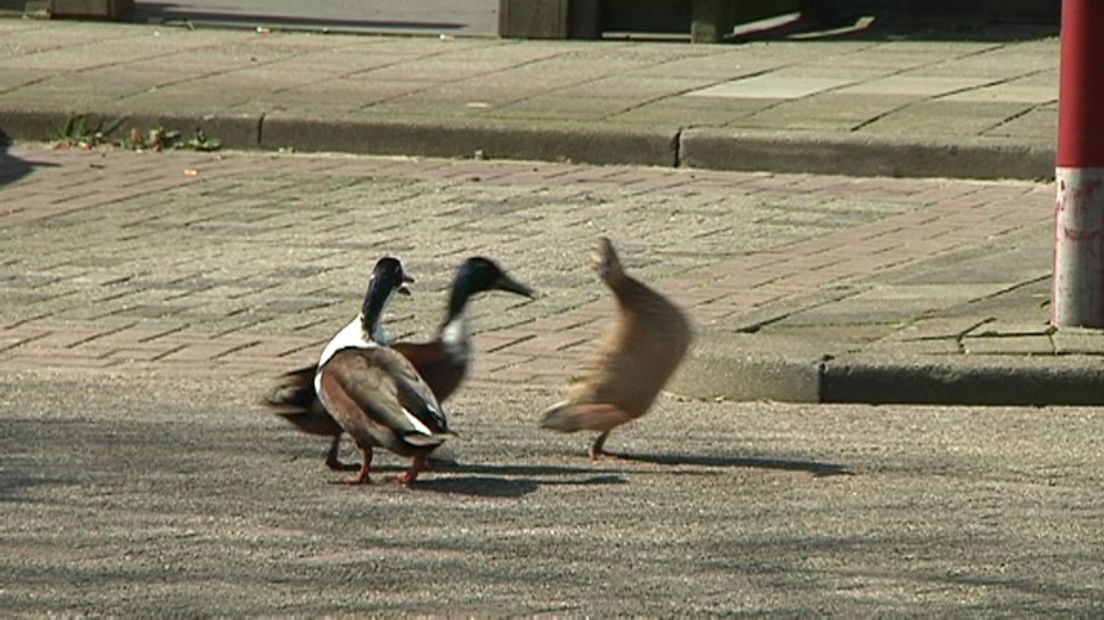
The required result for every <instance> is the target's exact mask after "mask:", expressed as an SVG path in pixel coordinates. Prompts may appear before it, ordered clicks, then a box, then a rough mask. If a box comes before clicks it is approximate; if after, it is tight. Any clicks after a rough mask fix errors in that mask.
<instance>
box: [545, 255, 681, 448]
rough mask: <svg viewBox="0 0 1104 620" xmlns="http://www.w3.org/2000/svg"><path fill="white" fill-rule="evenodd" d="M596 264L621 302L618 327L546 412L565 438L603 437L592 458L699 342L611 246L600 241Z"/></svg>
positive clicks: (645, 406)
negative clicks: (579, 435)
mask: <svg viewBox="0 0 1104 620" xmlns="http://www.w3.org/2000/svg"><path fill="white" fill-rule="evenodd" d="M589 262H590V265H591V267H592V268H593V269H594V270H595V271H596V272H597V273H598V276H599V278H600V279H601V280H602V281H603V282H604V283H605V284H606V286H607V287H609V289H610V291H611V292H612V293H613V296H614V298H615V299H616V301H617V316H616V318H615V322H614V325H613V328H612V329H611V330H610V331H609V332H608V333H607V334H606V335H605V336H604V338H603V339H602V340H601V342H600V343H599V345H598V348H597V350H596V351H595V352H594V353H593V355H592V357H591V359H590V361H589V363H588V365H587V367H586V368H585V369H584V372H583V373H582V377H583V378H582V379H581V380H580V381H578V382H576V383H574V384H573V385H572V386H570V387H569V388H568V392H567V398H566V399H565V400H563V401H561V402H558V403H556V404H554V405H552V406H551V407H549V408H547V409H545V410H544V411H543V412H542V414H541V420H540V425H541V427H543V428H546V429H551V430H555V431H559V432H563V433H574V432H577V431H584V430H585V431H598V433H599V434H598V437H597V438H596V439H595V440H594V443H592V444H591V446H590V448H589V450H588V454H589V455H590V458H591V459H593V460H598V459H601V458H604V457H610V456H614V455H612V454H611V453H609V452H607V451H606V450H605V443H606V439H607V438H608V437H609V434H610V431H612V430H613V429H614V428H616V427H618V426H621V425H622V424H625V423H627V422H630V421H632V420H635V419H637V418H639V417H641V416H643V415H644V414H645V413H647V412H648V410H649V409H650V408H651V407H652V404H653V403H654V402H655V400H656V397H657V396H658V395H659V393H660V391H661V390H662V389H663V386H664V385H666V383H667V381H668V380H669V379H670V378H671V376H672V375H673V374H674V372H675V370H676V369H677V368H678V366H679V364H680V363H681V362H682V360H683V358H684V357H685V356H686V352H687V351H688V350H689V348H690V344H691V343H692V341H693V338H694V330H693V327H692V326H691V324H690V320H689V318H688V317H687V315H686V313H685V312H684V311H683V310H682V309H681V308H680V307H679V306H678V305H676V304H675V303H674V302H672V301H671V300H669V299H667V298H666V297H664V296H663V295H662V294H660V293H659V292H657V291H655V290H654V289H652V288H650V287H649V286H648V285H646V284H644V283H643V282H641V281H640V280H638V279H636V278H634V277H632V276H630V275H629V274H627V273H626V272H625V269H624V267H622V265H621V261H620V259H619V258H618V256H617V252H616V250H615V249H614V247H613V242H612V241H610V240H609V238H607V237H600V238H599V239H598V240H597V242H596V243H595V245H594V247H593V249H592V252H591V255H590V261H589Z"/></svg>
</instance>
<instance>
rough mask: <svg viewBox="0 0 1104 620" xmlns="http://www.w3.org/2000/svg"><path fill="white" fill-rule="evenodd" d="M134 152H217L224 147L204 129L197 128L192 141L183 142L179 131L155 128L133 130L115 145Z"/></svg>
mask: <svg viewBox="0 0 1104 620" xmlns="http://www.w3.org/2000/svg"><path fill="white" fill-rule="evenodd" d="M115 145H116V146H120V147H122V148H125V149H131V150H134V151H146V150H149V151H164V150H168V149H191V150H193V151H217V150H219V149H220V148H221V147H222V141H221V140H219V139H218V138H211V137H208V136H207V134H205V133H204V132H203V129H201V128H196V130H195V134H194V135H193V136H192V138H191V139H190V140H183V139H182V138H181V134H180V132H179V131H175V130H172V129H165V128H164V127H155V128H153V129H150V130H149V131H142V130H140V129H138V128H132V129H131V130H130V132H129V133H128V134H127V137H126V138H124V139H122V140H118V141H116V143H115Z"/></svg>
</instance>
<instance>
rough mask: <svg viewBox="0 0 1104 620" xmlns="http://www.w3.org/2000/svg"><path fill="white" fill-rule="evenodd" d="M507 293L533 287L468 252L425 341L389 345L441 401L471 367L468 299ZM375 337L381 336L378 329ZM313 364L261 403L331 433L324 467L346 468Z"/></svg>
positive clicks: (307, 428)
mask: <svg viewBox="0 0 1104 620" xmlns="http://www.w3.org/2000/svg"><path fill="white" fill-rule="evenodd" d="M493 290H500V291H507V292H510V293H516V294H518V295H522V296H525V297H532V296H533V295H534V293H533V290H532V289H530V288H529V287H528V286H525V285H524V284H522V283H520V282H518V281H517V280H515V279H514V278H512V277H511V276H510V275H509V274H507V273H506V271H505V270H503V269H502V268H501V267H500V266H499V265H498V264H497V263H495V262H494V261H493V260H491V259H489V258H484V257H482V256H473V257H471V258H468V259H467V260H465V261H464V262H463V263H461V264H460V267H459V268H458V269H457V270H456V276H455V277H454V278H453V281H452V286H451V292H450V293H449V301H448V307H447V309H446V313H445V318H444V321H443V322H442V323H441V324H440V326H439V327H438V328H437V333H436V335H435V336H434V338H433V339H432V340H430V341H428V342H419V343H414V342H396V343H394V344H392V345H391V348H392V349H394V350H395V351H398V352H399V353H401V354H403V355H404V356H405V357H406V358H407V359H409V360H410V362H411V363H412V364H413V365H414V368H416V369H417V370H418V374H419V375H421V377H422V378H423V379H424V380H425V382H426V383H427V384H429V387H430V389H431V390H433V394H434V396H436V397H437V401H438V402H444V401H445V400H447V399H448V398H449V397H450V396H452V394H453V392H455V391H456V389H457V388H458V387H459V386H460V384H461V383H462V382H463V380H464V378H465V377H466V376H467V372H468V368H469V367H470V366H471V359H472V346H471V335H470V332H469V331H468V324H467V319H466V318H465V309H466V308H467V304H468V300H470V299H471V298H472V297H473V296H475V295H476V294H478V293H482V292H485V291H493ZM380 331H381V333H380V334H379V337H380V338H384V339H385V338H386V336H385V335H384V334H383V333H382V329H381V330H380ZM317 370H318V366H317V364H312V365H310V366H304V367H303V368H297V369H295V370H292V371H291V372H288V373H286V374H284V375H281V376H280V377H279V378H278V379H277V385H276V387H275V389H273V391H272V392H271V394H270V395H269V396H268V398H267V400H266V403H267V404H268V405H269V406H270V407H271V408H273V409H274V410H275V412H276V413H277V414H279V415H280V416H282V417H283V418H284V419H286V420H287V421H289V422H291V423H292V424H294V425H295V426H296V427H298V428H299V430H301V431H303V432H305V433H309V434H312V435H324V436H327V437H332V441H331V443H330V449H329V452H327V454H326V465H327V466H328V467H330V468H331V469H346V468H348V466H346V465H345V464H343V463H341V461H340V460H339V459H338V452H339V449H340V447H341V435H342V429H341V426H340V425H338V424H337V422H336V421H335V420H334V419H333V418H332V417H331V416H330V414H329V413H327V412H326V409H325V407H323V406H322V404H321V403H320V402H319V400H318V395H317V393H316V392H315V389H314V376H315V374H316V373H317Z"/></svg>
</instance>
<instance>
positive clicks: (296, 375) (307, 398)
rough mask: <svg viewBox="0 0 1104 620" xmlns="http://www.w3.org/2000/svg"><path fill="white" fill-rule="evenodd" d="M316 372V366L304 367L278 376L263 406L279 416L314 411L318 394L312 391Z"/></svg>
mask: <svg viewBox="0 0 1104 620" xmlns="http://www.w3.org/2000/svg"><path fill="white" fill-rule="evenodd" d="M317 370H318V367H317V366H305V367H303V368H299V369H296V370H293V371H291V372H288V373H285V374H283V375H280V378H279V379H278V380H277V383H276V386H275V387H273V388H272V391H271V392H269V394H268V396H266V397H265V400H264V404H266V405H268V406H269V407H271V408H272V409H275V410H276V411H277V412H278V413H281V414H287V413H297V412H304V411H311V410H313V409H315V408H316V407H317V406H318V394H317V392H315V390H314V375H315V373H316V372H317Z"/></svg>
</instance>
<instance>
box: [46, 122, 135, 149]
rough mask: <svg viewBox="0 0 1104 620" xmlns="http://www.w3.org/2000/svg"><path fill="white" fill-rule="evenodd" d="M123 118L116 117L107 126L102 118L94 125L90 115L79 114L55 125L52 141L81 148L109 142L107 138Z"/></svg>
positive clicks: (56, 143) (55, 143) (57, 144)
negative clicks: (89, 118)
mask: <svg viewBox="0 0 1104 620" xmlns="http://www.w3.org/2000/svg"><path fill="white" fill-rule="evenodd" d="M122 123H123V120H122V119H116V120H115V121H113V122H111V123H109V124H108V125H107V126H106V127H105V126H104V121H103V120H102V119H101V120H99V121H97V122H96V123H95V124H94V125H93V124H91V123H90V122H89V120H88V115H86V114H77V115H76V116H70V117H68V118H66V119H65V123H64V124H62V125H55V126H54V129H53V131H52V132H51V135H50V142H52V143H53V144H54V145H56V146H70V147H72V146H76V147H80V148H85V149H88V148H92V147H94V146H99V145H101V144H106V143H107V138H108V136H110V135H111V134H112V133H114V132H115V130H116V129H118V128H119V125H121V124H122Z"/></svg>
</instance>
